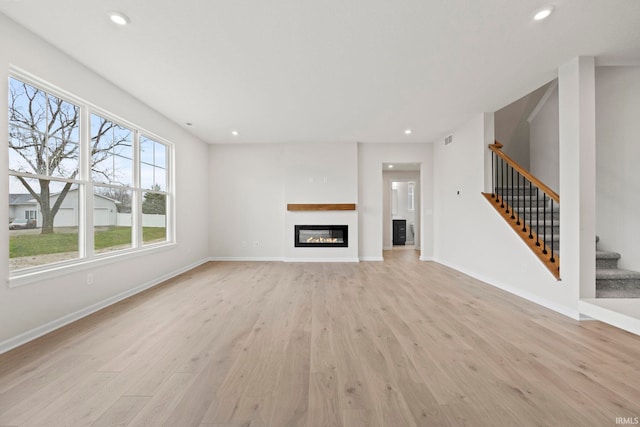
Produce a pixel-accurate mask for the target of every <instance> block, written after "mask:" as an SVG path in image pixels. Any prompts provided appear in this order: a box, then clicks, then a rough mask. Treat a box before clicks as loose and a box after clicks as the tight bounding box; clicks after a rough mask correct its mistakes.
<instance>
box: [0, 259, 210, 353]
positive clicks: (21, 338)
mask: <svg viewBox="0 0 640 427" xmlns="http://www.w3.org/2000/svg"><path fill="white" fill-rule="evenodd" d="M207 261H208V260H207V259H203V260H200V261H197V262H195V263H193V264H190V265H188V266H186V267H183V268H180V269H178V270H175V271H172V272H171V273H168V274H165V275H163V276H160V277H157V278H155V279H153V280H150V281H148V282H146V283H143V284H141V285H139V286H136V287H135V288H132V289H129V290H127V291H124V292H121V293H119V294H117V295H114V296H112V297H109V298H107V299H104V300H102V301H100V302H97V303H95V304H92V305H90V306H88V307H85V308H83V309H80V310H78V311H75V312H73V313H70V314H67V315H65V316H62V317H60V318H58V319H56V320H53V321H51V322H48V323H45V324H44V325H41V326H38V327H36V328H33V329H31V330H30V331H27V332H23V333H22V334H20V335H17V336H15V337H12V338H9V339H7V340H4V341H2V342H0V354H3V353H6V352H7V351H9V350H12V349H14V348H16V347H19V346H21V345H23V344H26V343H28V342H29V341H33V340H34V339H36V338H39V337H41V336H43V335H46V334H48V333H50V332H53V331H55V330H56V329H59V328H62V327H63V326H66V325H68V324H70V323H73V322H75V321H77V320H80V319H82V318H83V317H86V316H88V315H90V314H93V313H95V312H96V311H99V310H102V309H103V308H105V307H108V306H110V305H113V304H115V303H117V302H119V301H122V300H124V299H127V298H129V297H131V296H133V295H135V294H138V293H140V292H142V291H145V290H147V289H149V288H152V287H154V286H156V285H159V284H160V283H162V282H164V281H166V280H169V279H171V278H173V277H175V276H177V275H179V274H182V273H184V272H186V271H189V270H191V269H194V268H196V267H198V266H200V265H202V264H204V263H206V262H207Z"/></svg>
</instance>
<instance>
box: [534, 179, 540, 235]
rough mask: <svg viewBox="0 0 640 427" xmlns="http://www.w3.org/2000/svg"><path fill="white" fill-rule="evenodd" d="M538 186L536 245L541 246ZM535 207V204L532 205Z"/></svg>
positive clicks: (537, 193) (537, 194)
mask: <svg viewBox="0 0 640 427" xmlns="http://www.w3.org/2000/svg"><path fill="white" fill-rule="evenodd" d="M539 196H540V194H539V192H538V187H536V246H540V209H539V208H538V197H539ZM532 207H533V206H532Z"/></svg>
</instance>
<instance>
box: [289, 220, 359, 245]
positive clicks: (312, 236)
mask: <svg viewBox="0 0 640 427" xmlns="http://www.w3.org/2000/svg"><path fill="white" fill-rule="evenodd" d="M294 237H295V240H294V243H295V247H297V248H346V247H349V226H348V225H296V226H295V236H294Z"/></svg>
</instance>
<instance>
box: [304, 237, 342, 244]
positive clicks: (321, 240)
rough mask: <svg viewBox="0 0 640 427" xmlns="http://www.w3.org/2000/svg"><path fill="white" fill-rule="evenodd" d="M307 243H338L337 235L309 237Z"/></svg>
mask: <svg viewBox="0 0 640 427" xmlns="http://www.w3.org/2000/svg"><path fill="white" fill-rule="evenodd" d="M307 243H339V241H338V238H337V237H309V238H307Z"/></svg>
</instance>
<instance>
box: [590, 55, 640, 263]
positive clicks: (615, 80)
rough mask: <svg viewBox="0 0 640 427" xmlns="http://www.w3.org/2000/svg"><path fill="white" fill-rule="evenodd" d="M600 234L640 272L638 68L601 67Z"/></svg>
mask: <svg viewBox="0 0 640 427" xmlns="http://www.w3.org/2000/svg"><path fill="white" fill-rule="evenodd" d="M595 76H596V140H597V143H596V154H597V156H596V171H597V172H596V182H597V196H596V234H598V235H599V236H600V242H599V243H598V248H599V249H604V250H611V251H615V252H619V253H620V254H621V255H622V258H621V259H620V262H619V264H618V265H619V266H620V267H621V268H625V269H629V270H635V271H640V243H639V242H640V239H639V238H638V236H640V216H639V214H638V213H639V212H640V197H639V196H638V195H639V194H640V179H639V178H638V169H639V162H640V143H638V136H639V135H640V67H637V66H635V67H597V68H596V72H595Z"/></svg>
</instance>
